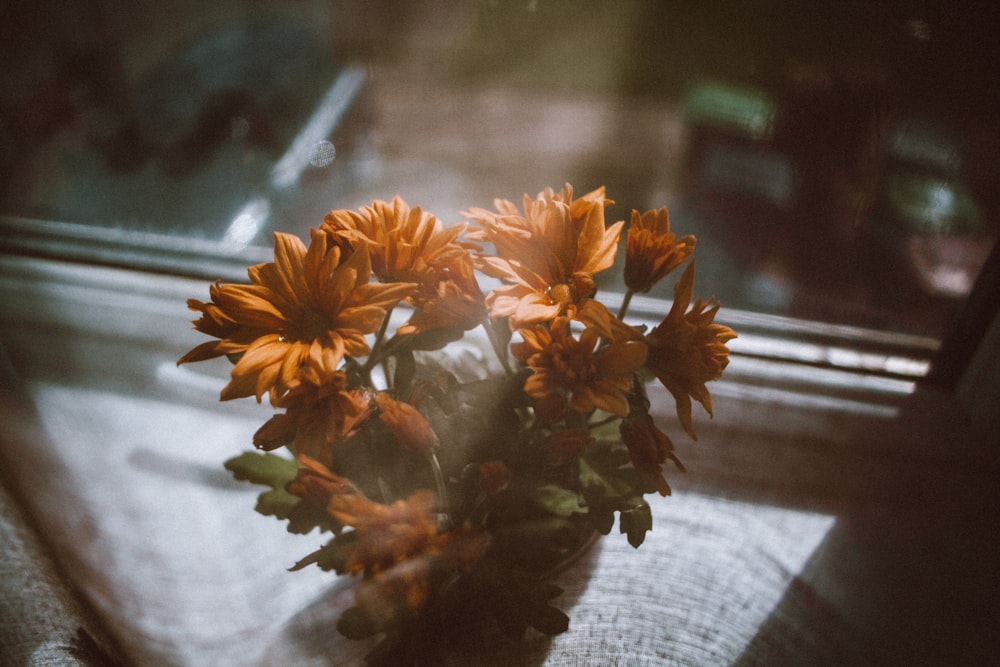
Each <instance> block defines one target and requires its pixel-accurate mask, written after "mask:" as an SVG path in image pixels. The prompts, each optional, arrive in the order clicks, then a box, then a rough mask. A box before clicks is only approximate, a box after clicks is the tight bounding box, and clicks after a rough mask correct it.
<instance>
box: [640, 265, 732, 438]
mask: <svg viewBox="0 0 1000 667" xmlns="http://www.w3.org/2000/svg"><path fill="white" fill-rule="evenodd" d="M693 286H694V263H693V262H692V263H691V264H689V265H688V267H687V268H686V269H685V270H684V274H683V275H682V276H681V279H680V281H679V282H678V283H677V285H676V286H675V287H674V303H673V305H672V306H671V307H670V312H669V313H667V315H666V317H664V318H663V321H662V322H660V323H659V324H658V325H656V326H655V327H654V328H653V330H652V331H650V332H649V333H648V334H647V335H646V336H645V340H646V342H647V344H648V345H649V359H648V360H647V362H646V365H647V366H648V368H649V369H650V370H651V371H652V372H653V373H654V374H655V375H656V377H657V379H659V380H660V382H662V383H663V386H664V387H666V388H667V389H668V390H669V391H670V393H671V394H672V395H673V397H674V400H675V401H676V402H677V417H678V419H680V421H681V424H682V425H683V426H684V430H685V431H687V433H688V435H690V436H691V437H692V438H695V439H697V436H696V435H695V433H694V426H693V424H692V422H691V399H692V398H693V399H694V400H696V401H698V402H699V403H701V404H702V406H703V407H704V408H705V410H706V411H707V412H708V414H709V416H711V415H712V396H711V395H710V394H709V393H708V389H707V388H706V387H705V383H706V382H709V381H711V380H715V379H717V378H718V377H719V376H720V375H722V371H723V370H725V368H726V366H727V365H728V364H729V348H728V347H726V345H725V344H726V342H727V341H729V340H732V339H733V338H736V332H735V331H733V330H732V329H730V328H729V327H727V326H725V325H722V324H715V323H714V322H713V320H714V319H715V314H716V313H717V312H718V310H719V303H718V302H715V303H713V302H712V301H711V300H710V301H708V302H705V303H703V302H702V301H701V299H698V300H697V301H695V303H694V305H693V306H691V310H690V311H688V310H687V308H688V305H690V304H691V295H692V291H693ZM685 311H687V312H685Z"/></svg>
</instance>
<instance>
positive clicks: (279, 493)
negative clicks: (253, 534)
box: [224, 452, 340, 535]
mask: <svg viewBox="0 0 1000 667" xmlns="http://www.w3.org/2000/svg"><path fill="white" fill-rule="evenodd" d="M224 465H225V467H226V470H228V471H229V472H231V473H232V474H233V477H235V478H236V479H239V480H245V481H248V482H252V483H254V484H262V485H265V486H270V487H271V489H270V490H268V491H264V492H263V493H261V494H260V495H259V496H257V505H256V507H255V508H254V509H255V510H257V512H258V513H260V514H263V515H264V516H273V517H275V518H277V519H280V520H282V521H284V520H287V521H288V532H290V533H296V534H299V535H305V534H307V533H309V532H310V531H311V530H312V529H313V528H319V529H320V530H321V531H324V530H333V531H336V530H339V528H340V526H338V525H337V524H336V522H335V521H333V519H332V518H331V517H330V516H329V515H328V514H327V513H326V512H325V511H324V510H323V508H321V507H316V506H315V505H312V504H310V503H308V502H306V501H304V500H303V499H302V498H299V497H298V496H295V495H292V494H291V493H289V492H288V491H286V490H285V487H286V486H287V485H288V483H289V482H291V481H292V480H293V479H295V477H296V475H298V468H299V464H298V463H297V462H296V461H295V460H294V459H286V458H285V457H283V456H276V455H275V454H267V453H263V452H244V453H242V454H240V455H239V456H235V457H233V458H231V459H229V460H228V461H226V462H225V464H224Z"/></svg>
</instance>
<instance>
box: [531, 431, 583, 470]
mask: <svg viewBox="0 0 1000 667" xmlns="http://www.w3.org/2000/svg"><path fill="white" fill-rule="evenodd" d="M592 444H594V436H593V434H591V432H590V429H586V428H568V429H565V430H562V431H556V432H555V433H553V434H552V435H550V436H549V437H548V438H546V439H545V442H544V443H543V446H544V448H545V454H546V459H547V460H548V462H549V463H551V464H552V465H557V466H558V465H563V464H566V463H569V462H570V461H574V460H576V459H578V458H580V456H581V455H582V454H583V453H584V452H585V451H587V448H588V447H590V446H591V445H592Z"/></svg>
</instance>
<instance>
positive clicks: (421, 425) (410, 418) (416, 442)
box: [375, 392, 438, 452]
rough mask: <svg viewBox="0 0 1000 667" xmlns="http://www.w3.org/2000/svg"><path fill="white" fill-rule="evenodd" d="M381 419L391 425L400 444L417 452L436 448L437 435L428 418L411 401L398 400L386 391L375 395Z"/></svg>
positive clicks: (391, 429)
mask: <svg viewBox="0 0 1000 667" xmlns="http://www.w3.org/2000/svg"><path fill="white" fill-rule="evenodd" d="M375 403H376V404H377V405H378V408H379V419H380V420H381V421H382V423H383V424H385V425H386V426H388V427H389V430H390V431H392V434H393V435H394V436H396V440H398V441H399V444H401V445H403V446H404V447H406V448H407V449H410V450H412V451H415V452H426V451H429V450H432V449H436V448H437V446H438V439H437V436H436V435H434V429H432V428H431V425H430V424H429V423H428V422H427V419H426V418H425V417H424V416H423V415H422V414H420V411H419V410H417V409H416V408H415V407H413V406H412V405H410V404H409V403H403V402H402V401H397V400H396V399H394V398H393V397H391V396H389V394H387V393H385V392H379V393H378V394H376V395H375Z"/></svg>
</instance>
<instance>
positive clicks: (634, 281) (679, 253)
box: [625, 206, 695, 293]
mask: <svg viewBox="0 0 1000 667" xmlns="http://www.w3.org/2000/svg"><path fill="white" fill-rule="evenodd" d="M694 246H695V238H694V237H693V236H683V237H681V238H679V239H678V238H677V235H676V234H674V233H673V232H671V231H670V213H669V212H668V211H667V207H666V206H663V207H661V208H659V209H656V210H655V211H646V212H645V213H643V214H641V215H640V214H639V211H635V210H633V211H632V219H631V221H630V222H629V227H628V234H627V236H626V246H625V285H626V286H627V287H628V288H629V289H630V290H632V291H633V292H639V293H643V292H648V291H649V290H650V289H651V288H652V287H653V285H655V284H656V283H657V282H659V281H660V279H661V278H663V277H664V276H665V275H667V274H668V273H670V272H671V271H673V270H674V269H676V268H677V267H678V266H680V265H681V264H683V263H684V262H685V260H687V258H688V257H690V256H691V253H693V252H694Z"/></svg>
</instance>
